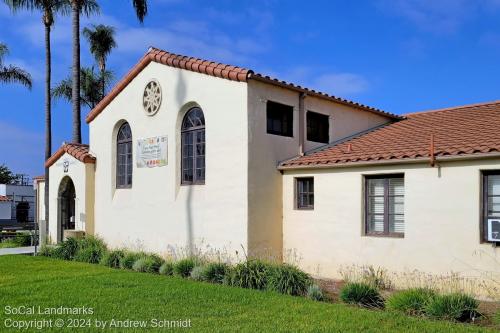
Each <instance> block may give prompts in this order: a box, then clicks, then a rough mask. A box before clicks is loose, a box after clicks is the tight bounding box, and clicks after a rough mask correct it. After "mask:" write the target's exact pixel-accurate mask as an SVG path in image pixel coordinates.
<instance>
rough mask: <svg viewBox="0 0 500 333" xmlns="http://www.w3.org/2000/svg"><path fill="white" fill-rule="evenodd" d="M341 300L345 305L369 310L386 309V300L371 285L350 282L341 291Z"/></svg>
mask: <svg viewBox="0 0 500 333" xmlns="http://www.w3.org/2000/svg"><path fill="white" fill-rule="evenodd" d="M340 299H341V300H342V301H343V302H344V303H348V304H356V305H359V306H363V307H367V308H382V307H384V299H383V298H382V296H380V293H379V292H378V290H377V289H375V288H373V287H372V286H370V285H369V284H366V283H359V282H349V283H346V284H345V285H344V287H342V289H341V290H340Z"/></svg>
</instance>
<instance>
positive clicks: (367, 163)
mask: <svg viewBox="0 0 500 333" xmlns="http://www.w3.org/2000/svg"><path fill="white" fill-rule="evenodd" d="M493 158H500V153H481V154H470V155H456V156H438V157H436V158H435V161H436V163H438V162H453V161H465V160H482V159H493ZM429 162H430V158H429V157H422V158H413V159H399V160H378V161H365V162H348V163H338V164H306V165H289V166H283V165H279V166H278V170H280V171H288V170H311V169H336V168H349V167H365V166H379V165H383V166H386V165H401V164H418V163H429Z"/></svg>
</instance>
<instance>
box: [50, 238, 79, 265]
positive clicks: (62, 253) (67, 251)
mask: <svg viewBox="0 0 500 333" xmlns="http://www.w3.org/2000/svg"><path fill="white" fill-rule="evenodd" d="M78 247H79V243H78V240H77V239H76V238H73V237H68V238H67V239H66V240H65V241H62V242H61V243H60V244H59V246H57V247H56V248H54V250H53V251H52V257H53V258H57V259H62V260H73V259H74V258H75V255H76V252H77V251H78Z"/></svg>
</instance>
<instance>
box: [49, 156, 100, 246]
mask: <svg viewBox="0 0 500 333" xmlns="http://www.w3.org/2000/svg"><path fill="white" fill-rule="evenodd" d="M65 160H67V161H68V163H69V166H68V172H64V167H63V165H62V163H63V161H65ZM93 168H94V164H84V163H82V162H80V161H78V160H77V159H75V158H74V157H73V156H71V155H69V154H67V153H65V154H64V155H63V156H61V158H59V160H57V162H56V163H55V164H53V165H52V166H51V167H50V168H49V177H50V183H49V198H50V202H49V235H48V236H49V242H52V243H55V242H57V241H58V240H60V239H59V238H60V237H58V235H60V225H59V223H58V196H59V188H60V185H61V181H62V180H63V179H64V178H65V177H69V178H71V180H72V181H73V184H74V186H75V230H82V231H85V228H86V225H85V223H86V220H87V216H88V215H89V216H90V217H91V216H92V214H93V212H92V211H91V210H89V207H87V202H90V201H88V192H89V191H92V188H91V187H92V185H93V184H89V183H88V181H89V179H88V178H87V177H86V175H87V174H88V173H90V171H89V169H90V170H93ZM92 172H93V171H92ZM40 198H41V200H42V201H41V203H42V205H43V193H42V195H41V196H40ZM41 216H42V218H43V215H41ZM91 219H92V217H91Z"/></svg>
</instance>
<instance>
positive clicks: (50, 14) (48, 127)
mask: <svg viewBox="0 0 500 333" xmlns="http://www.w3.org/2000/svg"><path fill="white" fill-rule="evenodd" d="M4 2H5V3H6V4H7V5H8V6H9V8H10V9H11V10H12V11H13V12H16V11H18V10H23V9H24V10H29V11H39V12H41V13H42V22H43V25H44V27H45V160H47V159H48V158H49V157H50V156H51V155H52V110H51V106H52V105H51V95H50V81H51V75H52V69H51V56H52V54H51V51H50V32H51V28H52V26H53V25H54V16H55V15H56V14H67V13H68V12H69V6H68V2H67V0H4ZM44 200H45V202H44V204H45V223H47V225H48V223H49V169H48V168H45V195H44Z"/></svg>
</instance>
